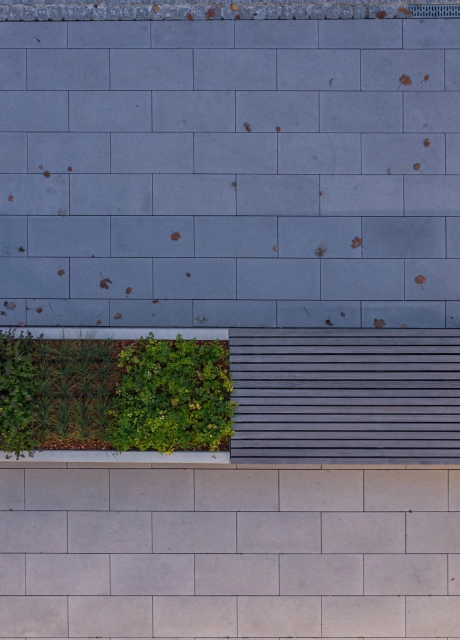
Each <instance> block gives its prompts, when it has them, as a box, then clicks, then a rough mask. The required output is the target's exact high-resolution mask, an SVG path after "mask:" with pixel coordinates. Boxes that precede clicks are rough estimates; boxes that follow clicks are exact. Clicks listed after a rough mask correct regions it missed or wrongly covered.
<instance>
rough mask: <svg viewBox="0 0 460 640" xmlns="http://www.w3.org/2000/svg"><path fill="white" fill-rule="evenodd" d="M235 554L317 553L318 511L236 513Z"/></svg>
mask: <svg viewBox="0 0 460 640" xmlns="http://www.w3.org/2000/svg"><path fill="white" fill-rule="evenodd" d="M237 551H238V553H321V522H320V514H319V513H298V512H290V513H286V512H284V513H280V512H275V513H271V512H265V513H238V514H237Z"/></svg>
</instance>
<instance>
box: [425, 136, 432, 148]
mask: <svg viewBox="0 0 460 640" xmlns="http://www.w3.org/2000/svg"><path fill="white" fill-rule="evenodd" d="M430 144H431V142H430V141H429V139H428V138H425V140H424V141H423V146H424V147H429V146H430Z"/></svg>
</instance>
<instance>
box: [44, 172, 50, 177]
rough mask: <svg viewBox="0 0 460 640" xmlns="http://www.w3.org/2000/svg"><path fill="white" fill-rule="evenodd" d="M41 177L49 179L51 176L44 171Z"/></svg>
mask: <svg viewBox="0 0 460 640" xmlns="http://www.w3.org/2000/svg"><path fill="white" fill-rule="evenodd" d="M43 175H44V176H45V178H49V177H50V176H51V173H50V172H49V171H44V172H43Z"/></svg>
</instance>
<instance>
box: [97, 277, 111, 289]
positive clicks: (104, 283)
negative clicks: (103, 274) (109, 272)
mask: <svg viewBox="0 0 460 640" xmlns="http://www.w3.org/2000/svg"><path fill="white" fill-rule="evenodd" d="M109 284H112V280H110V279H109V278H103V279H102V280H101V281H100V282H99V286H100V287H101V289H108V288H109Z"/></svg>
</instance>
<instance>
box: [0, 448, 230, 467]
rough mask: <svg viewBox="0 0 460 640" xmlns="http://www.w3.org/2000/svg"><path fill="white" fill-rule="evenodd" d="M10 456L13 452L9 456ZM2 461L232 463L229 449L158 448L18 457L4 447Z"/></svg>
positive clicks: (1, 454)
mask: <svg viewBox="0 0 460 640" xmlns="http://www.w3.org/2000/svg"><path fill="white" fill-rule="evenodd" d="M7 456H11V457H9V458H7ZM0 462H2V463H5V462H7V463H11V465H12V466H14V464H15V463H17V462H19V463H21V465H23V464H24V463H27V462H30V463H32V464H35V463H37V462H84V463H87V462H90V463H111V464H117V463H119V464H125V463H130V464H135V463H142V464H146V463H147V464H213V465H215V464H229V463H230V452H229V451H216V452H214V453H212V452H210V451H175V452H174V453H171V454H170V455H169V456H168V455H166V454H163V453H158V451H123V452H121V453H119V452H117V451H34V452H33V456H29V454H28V453H25V454H24V458H22V457H21V458H19V460H16V456H15V455H14V454H13V455H12V454H9V453H6V452H5V451H0Z"/></svg>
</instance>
